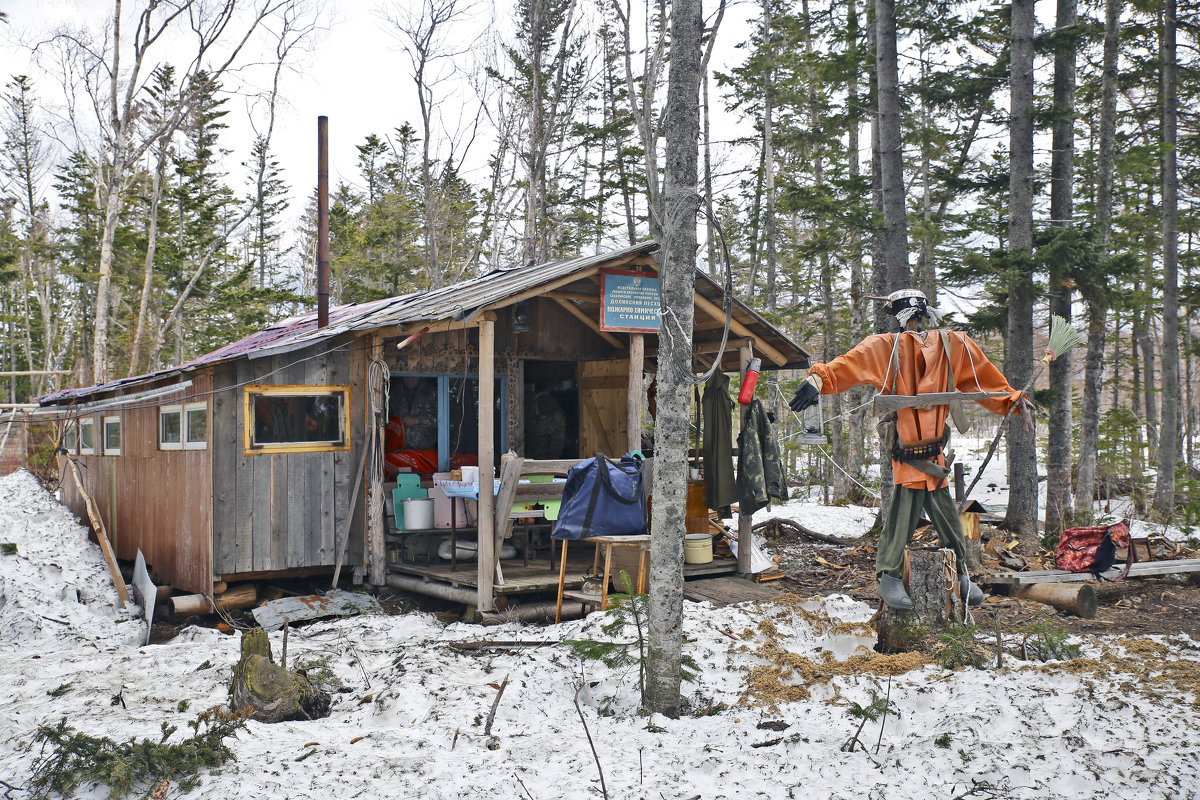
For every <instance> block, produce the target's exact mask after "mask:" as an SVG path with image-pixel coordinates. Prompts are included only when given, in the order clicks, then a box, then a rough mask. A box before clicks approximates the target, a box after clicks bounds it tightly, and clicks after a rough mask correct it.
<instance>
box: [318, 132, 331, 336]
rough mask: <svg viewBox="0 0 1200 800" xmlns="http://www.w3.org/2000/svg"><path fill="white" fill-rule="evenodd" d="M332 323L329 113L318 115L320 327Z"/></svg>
mask: <svg viewBox="0 0 1200 800" xmlns="http://www.w3.org/2000/svg"><path fill="white" fill-rule="evenodd" d="M328 324H329V117H326V116H320V117H317V327H318V328H324V327H325V326H326V325H328Z"/></svg>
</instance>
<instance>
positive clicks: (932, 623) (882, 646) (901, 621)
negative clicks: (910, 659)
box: [875, 547, 963, 653]
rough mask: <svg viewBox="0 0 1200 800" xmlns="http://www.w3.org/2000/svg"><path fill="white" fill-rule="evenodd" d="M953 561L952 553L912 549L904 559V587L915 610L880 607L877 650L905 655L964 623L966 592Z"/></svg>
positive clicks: (948, 551)
mask: <svg viewBox="0 0 1200 800" xmlns="http://www.w3.org/2000/svg"><path fill="white" fill-rule="evenodd" d="M953 560H954V552H953V551H952V550H945V549H942V550H926V549H916V548H911V547H910V548H909V550H908V553H907V555H906V556H905V559H904V566H905V570H904V571H905V575H904V585H905V587H906V588H907V589H908V596H909V597H910V598H912V602H913V607H912V610H911V611H897V610H895V609H891V608H888V607H887V606H883V607H882V608H880V610H879V614H878V615H877V617H876V620H875V629H876V631H877V632H878V634H879V639H878V642H877V644H876V645H875V649H876V650H878V651H879V652H881V653H903V652H906V651H909V650H912V649H913V647H914V645H916V643H917V642H918V641H919V640H920V639H923V638H924V637H925V636H927V635H929V634H931V633H937V632H938V631H942V630H946V629H947V628H949V627H951V626H952V625H955V624H958V623H961V622H962V619H963V602H962V589H961V587H960V586H959V581H958V573H957V569H954V570H952V569H950V565H951V564H953ZM948 582H949V584H950V586H949V588H947V583H948Z"/></svg>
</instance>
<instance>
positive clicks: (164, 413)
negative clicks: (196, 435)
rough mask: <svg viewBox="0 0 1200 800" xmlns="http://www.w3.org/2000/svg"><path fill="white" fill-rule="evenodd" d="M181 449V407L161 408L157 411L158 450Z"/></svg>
mask: <svg viewBox="0 0 1200 800" xmlns="http://www.w3.org/2000/svg"><path fill="white" fill-rule="evenodd" d="M182 448H183V406H163V407H162V408H160V409H159V410H158V449H159V450H179V449H182Z"/></svg>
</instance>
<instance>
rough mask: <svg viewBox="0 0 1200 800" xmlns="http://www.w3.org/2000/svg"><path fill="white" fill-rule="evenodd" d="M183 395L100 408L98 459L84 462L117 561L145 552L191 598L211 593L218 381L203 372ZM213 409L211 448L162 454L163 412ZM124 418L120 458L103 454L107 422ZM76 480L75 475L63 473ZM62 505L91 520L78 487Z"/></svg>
mask: <svg viewBox="0 0 1200 800" xmlns="http://www.w3.org/2000/svg"><path fill="white" fill-rule="evenodd" d="M191 381H192V385H191V386H190V387H189V388H188V389H186V390H184V391H183V392H181V393H179V394H173V395H170V396H167V397H162V398H159V399H151V400H144V401H133V402H130V403H129V404H128V405H125V406H117V407H115V408H101V409H97V410H96V411H95V412H94V413H88V415H87V416H89V417H91V418H92V419H94V423H93V425H94V426H95V428H94V430H95V444H96V452H97V454H96V455H80V456H78V458H79V462H80V474H81V475H82V476H83V481H84V484H85V485H86V487H87V490H88V493H89V494H90V495H91V496H92V498H93V499H94V500H95V501H96V505H97V507H98V508H99V510H100V515H101V518H102V519H103V520H104V524H105V526H106V527H107V528H108V534H109V539H110V540H111V542H112V545H113V549H114V550H115V551H116V554H117V558H119V559H122V560H129V561H132V560H134V559H135V558H136V557H137V551H138V550H139V549H140V550H141V551H142V554H143V555H144V556H145V557H146V563H147V565H148V566H149V567H150V571H151V575H152V577H154V579H155V581H156V582H158V583H161V584H169V585H170V586H172V587H174V588H176V589H181V590H184V591H189V592H210V591H212V566H211V565H212V538H211V537H212V503H211V502H210V500H211V497H212V466H211V465H212V462H211V457H212V454H213V448H212V445H213V442H212V439H211V431H212V424H213V404H212V402H211V399H210V397H209V396H208V392H209V390H210V389H211V387H212V375H211V373H209V372H198V373H195V374H194V375H192V376H191ZM206 400H207V401H210V402H209V431H210V440H209V447H208V448H206V449H204V450H159V449H158V409H159V407H160V406H167V405H179V404H182V403H194V402H200V401H206ZM113 416H117V417H120V418H121V454H120V455H119V456H117V455H113V456H105V455H100V453H101V451H102V448H103V444H104V443H103V419H104V417H113ZM64 474H67V475H69V473H64ZM62 487H63V490H62V496H63V501H64V502H65V503H66V505H67V507H68V508H70V509H71V510H72V511H73V512H74V513H75V515H76V516H77V517H79V518H80V519H81V520H86V519H87V512H86V509H85V508H84V504H83V501H82V498H81V497H80V496H79V493H78V491H77V490H76V488H75V482H74V480H72V479H70V478H69V477H67V478H65V479H64V480H63V483H62Z"/></svg>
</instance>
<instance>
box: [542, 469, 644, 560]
mask: <svg viewBox="0 0 1200 800" xmlns="http://www.w3.org/2000/svg"><path fill="white" fill-rule="evenodd" d="M642 464H643V461H642V459H640V458H636V457H634V456H623V457H622V458H621V460H620V461H613V460H612V459H610V458H608V457H607V456H605V455H604V454H603V453H597V454H596V455H595V456H593V457H592V458H588V459H585V460H583V461H580V462H579V463H578V464H576V465H575V466H573V467H571V471H570V472H568V473H567V483H566V485H565V486H563V495H562V505H561V506H560V507H559V510H558V521H557V522H556V523H555V525H554V533H553V537H554V538H555V539H567V540H570V541H574V540H576V539H583V538H586V537H588V536H633V535H637V534H644V533H645V532H646V493H645V491H644V490H643V475H642Z"/></svg>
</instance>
